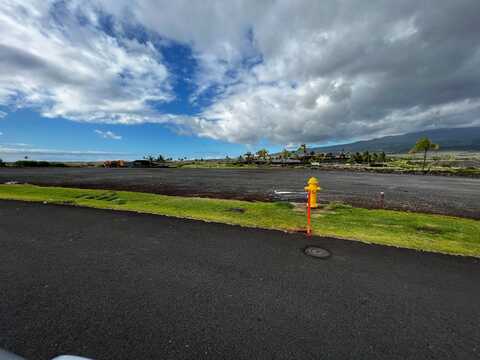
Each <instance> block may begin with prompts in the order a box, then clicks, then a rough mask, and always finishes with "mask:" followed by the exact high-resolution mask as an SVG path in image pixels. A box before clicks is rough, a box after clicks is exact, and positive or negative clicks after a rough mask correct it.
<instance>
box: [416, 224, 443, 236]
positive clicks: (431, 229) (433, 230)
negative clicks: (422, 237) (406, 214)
mask: <svg viewBox="0 0 480 360" xmlns="http://www.w3.org/2000/svg"><path fill="white" fill-rule="evenodd" d="M415 230H416V231H418V232H422V233H427V234H432V235H440V234H442V233H443V232H444V231H443V230H442V229H439V228H438V227H435V226H432V225H422V226H416V227H415Z"/></svg>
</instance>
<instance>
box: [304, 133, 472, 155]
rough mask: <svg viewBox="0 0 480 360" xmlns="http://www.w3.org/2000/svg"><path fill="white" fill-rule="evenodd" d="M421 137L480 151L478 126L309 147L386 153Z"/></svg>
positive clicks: (451, 148)
mask: <svg viewBox="0 0 480 360" xmlns="http://www.w3.org/2000/svg"><path fill="white" fill-rule="evenodd" d="M421 137H428V138H429V139H430V140H432V142H434V143H436V144H439V145H440V150H447V151H480V127H465V128H441V129H434V130H423V131H417V132H411V133H406V134H403V135H389V136H383V137H379V138H375V139H371V140H362V141H355V142H352V143H347V144H341V145H331V146H318V147H313V148H309V151H315V152H338V151H342V150H343V151H346V152H347V151H348V152H357V151H358V152H362V151H376V152H378V151H384V152H386V153H405V152H408V151H409V150H410V149H411V148H412V147H413V146H414V145H415V142H416V141H417V140H418V139H419V138H421Z"/></svg>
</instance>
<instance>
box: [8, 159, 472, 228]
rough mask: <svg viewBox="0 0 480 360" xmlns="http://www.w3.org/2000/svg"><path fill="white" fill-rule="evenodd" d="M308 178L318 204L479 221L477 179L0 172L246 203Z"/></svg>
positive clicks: (292, 192) (47, 181)
mask: <svg viewBox="0 0 480 360" xmlns="http://www.w3.org/2000/svg"><path fill="white" fill-rule="evenodd" d="M310 176H316V177H317V178H318V179H319V180H320V185H321V187H322V188H323V190H322V192H321V194H320V199H321V201H332V200H339V201H344V202H346V203H350V204H352V205H355V206H363V207H377V206H378V201H379V194H380V192H382V191H383V192H385V205H386V207H387V208H390V209H404V210H412V211H422V212H432V213H440V214H447V215H458V216H465V217H471V218H476V219H480V179H473V178H461V177H445V176H419V175H416V176H415V175H396V174H372V173H359V172H346V171H322V170H303V169H248V170H247V169H239V170H229V169H219V170H217V169H103V168H85V169H82V168H69V169H62V168H57V169H55V168H43V169H42V168H40V169H34V168H31V169H14V168H6V169H0V183H4V182H7V181H19V182H22V183H23V182H28V183H31V184H39V185H58V186H73V187H84V188H102V189H114V190H133V191H145V192H154V193H162V194H170V195H184V196H213V197H222V198H235V199H247V200H256V199H258V200H293V201H304V200H305V193H304V192H303V188H304V186H305V185H306V184H305V183H306V180H307V179H308V178H309V177H310Z"/></svg>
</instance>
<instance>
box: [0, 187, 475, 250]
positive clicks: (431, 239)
mask: <svg viewBox="0 0 480 360" xmlns="http://www.w3.org/2000/svg"><path fill="white" fill-rule="evenodd" d="M0 199H10V200H23V201H38V202H45V201H46V202H48V203H57V204H65V205H78V206H86V207H93V208H100V209H115V210H125V211H136V212H143V213H151V214H159V215H167V216H174V217H181V218H189V219H198V220H204V221H212V222H219V223H226V224H236V225H242V226H249V227H260V228H266V229H278V230H287V231H290V230H293V229H299V228H304V227H305V212H304V211H303V210H298V209H295V208H294V207H293V206H292V205H290V204H288V203H270V202H247V201H237V200H220V199H206V198H187V197H178V196H164V195H155V194H146V193H136V192H127V191H106V190H85V189H71V188H55V187H40V186H33V185H0ZM312 224H313V228H314V234H315V235H321V236H332V237H339V238H344V239H349V240H358V241H362V242H367V243H375V244H382V245H390V246H397V247H404V248H411V249H418V250H424V251H432V252H441V253H448V254H455V255H469V256H476V257H480V221H476V220H470V219H462V218H456V217H449V216H441V215H429V214H420V213H410V212H401V211H390V210H367V209H361V208H354V207H350V206H347V205H342V204H330V205H329V206H327V207H326V208H324V209H321V210H317V211H315V212H314V214H313V219H312Z"/></svg>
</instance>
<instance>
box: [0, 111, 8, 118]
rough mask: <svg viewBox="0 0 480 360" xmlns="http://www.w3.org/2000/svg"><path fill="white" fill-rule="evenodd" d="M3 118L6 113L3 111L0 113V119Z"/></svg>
mask: <svg viewBox="0 0 480 360" xmlns="http://www.w3.org/2000/svg"><path fill="white" fill-rule="evenodd" d="M5 116H7V113H6V112H4V111H0V119H3V118H4V117H5Z"/></svg>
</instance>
